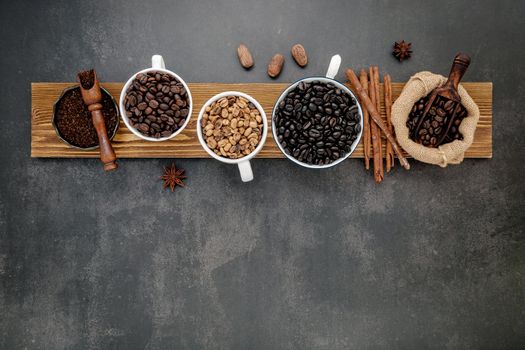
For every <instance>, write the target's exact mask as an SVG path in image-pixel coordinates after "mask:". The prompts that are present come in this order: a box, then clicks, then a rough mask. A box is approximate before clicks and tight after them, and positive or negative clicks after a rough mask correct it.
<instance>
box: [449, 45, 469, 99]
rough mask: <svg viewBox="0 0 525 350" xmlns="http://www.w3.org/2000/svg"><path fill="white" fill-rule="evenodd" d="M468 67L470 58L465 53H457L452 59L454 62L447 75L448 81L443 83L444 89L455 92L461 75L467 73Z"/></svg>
mask: <svg viewBox="0 0 525 350" xmlns="http://www.w3.org/2000/svg"><path fill="white" fill-rule="evenodd" d="M469 65H470V56H469V55H467V54H466V53H458V54H457V55H456V57H454V62H453V63H452V67H451V68H450V74H449V75H448V80H447V82H446V83H445V86H446V87H451V88H452V87H453V88H454V90H456V91H457V89H458V85H459V82H460V81H461V78H463V75H464V74H465V72H466V71H467V68H468V66H469Z"/></svg>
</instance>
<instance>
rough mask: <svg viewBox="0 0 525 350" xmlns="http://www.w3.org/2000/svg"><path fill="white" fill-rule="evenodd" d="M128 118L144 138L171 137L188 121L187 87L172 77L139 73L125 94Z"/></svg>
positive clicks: (165, 74) (156, 73)
mask: <svg viewBox="0 0 525 350" xmlns="http://www.w3.org/2000/svg"><path fill="white" fill-rule="evenodd" d="M124 104H125V107H126V115H127V117H128V118H129V121H130V123H131V125H132V126H133V127H134V128H135V129H137V130H138V131H139V132H140V133H142V134H143V135H145V136H150V137H155V138H161V137H168V136H170V135H171V134H173V133H174V132H175V131H177V130H178V129H179V128H181V127H182V126H183V125H184V122H185V121H186V119H187V118H188V114H189V107H190V106H189V104H190V102H189V98H188V92H187V91H186V89H185V88H184V85H182V83H181V82H180V81H178V80H177V79H176V78H175V77H173V76H172V75H170V74H167V73H163V72H155V71H152V72H147V73H140V74H137V76H136V77H135V79H133V82H132V83H131V85H130V86H129V88H128V90H127V91H126V97H125V100H124Z"/></svg>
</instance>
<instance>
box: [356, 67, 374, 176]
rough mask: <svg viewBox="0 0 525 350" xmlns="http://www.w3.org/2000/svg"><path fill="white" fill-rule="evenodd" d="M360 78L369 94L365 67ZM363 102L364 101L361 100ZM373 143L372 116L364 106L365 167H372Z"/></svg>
mask: <svg viewBox="0 0 525 350" xmlns="http://www.w3.org/2000/svg"><path fill="white" fill-rule="evenodd" d="M359 80H360V81H361V85H363V89H364V90H365V92H366V93H367V94H368V75H367V74H366V71H365V70H364V69H361V73H360V75H359ZM361 103H362V104H363V102H362V101H361ZM371 147H372V145H371V144H370V116H369V115H368V110H367V109H366V108H363V153H364V157H365V169H366V170H368V169H370V148H371Z"/></svg>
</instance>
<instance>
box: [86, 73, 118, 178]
mask: <svg viewBox="0 0 525 350" xmlns="http://www.w3.org/2000/svg"><path fill="white" fill-rule="evenodd" d="M77 77H78V82H79V83H80V91H81V93H82V99H83V100H84V103H85V104H86V106H87V107H88V110H89V111H90V112H91V118H92V120H93V126H94V127H95V129H96V130H97V136H98V144H99V145H100V160H101V161H102V163H103V164H104V170H105V171H111V170H115V169H117V168H118V165H117V163H116V160H117V156H116V155H115V151H114V150H113V147H112V146H111V141H110V140H109V137H108V133H107V131H106V124H105V122H104V114H103V113H102V104H101V102H102V91H100V85H99V83H98V79H97V74H96V73H95V71H94V70H93V69H91V70H87V71H82V72H80V73H78V76H77Z"/></svg>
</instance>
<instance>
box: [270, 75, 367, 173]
mask: <svg viewBox="0 0 525 350" xmlns="http://www.w3.org/2000/svg"><path fill="white" fill-rule="evenodd" d="M342 116H343V117H342ZM273 122H274V125H276V126H277V127H278V128H277V129H276V130H277V142H279V144H280V145H281V146H282V148H283V149H284V150H285V153H287V154H289V155H290V156H292V157H294V158H296V159H298V160H299V161H301V162H305V163H308V164H317V165H324V164H330V163H331V162H333V161H335V160H337V159H339V158H340V157H343V156H345V155H347V154H348V153H349V152H350V151H351V149H352V146H353V143H354V141H355V140H356V139H357V136H358V134H359V133H360V132H361V126H360V123H361V115H360V114H359V111H358V108H357V106H356V102H355V101H354V99H353V98H351V96H350V95H348V94H347V93H346V92H344V91H343V90H341V89H336V88H335V86H334V85H333V84H331V83H324V82H320V81H314V82H311V83H305V82H300V83H298V84H297V86H296V87H295V88H293V89H291V90H289V92H288V94H287V95H286V96H285V97H284V98H283V99H282V100H281V101H280V102H279V104H278V105H277V111H276V113H275V115H274V120H273ZM339 139H344V141H337V140H339ZM297 150H299V151H297Z"/></svg>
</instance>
